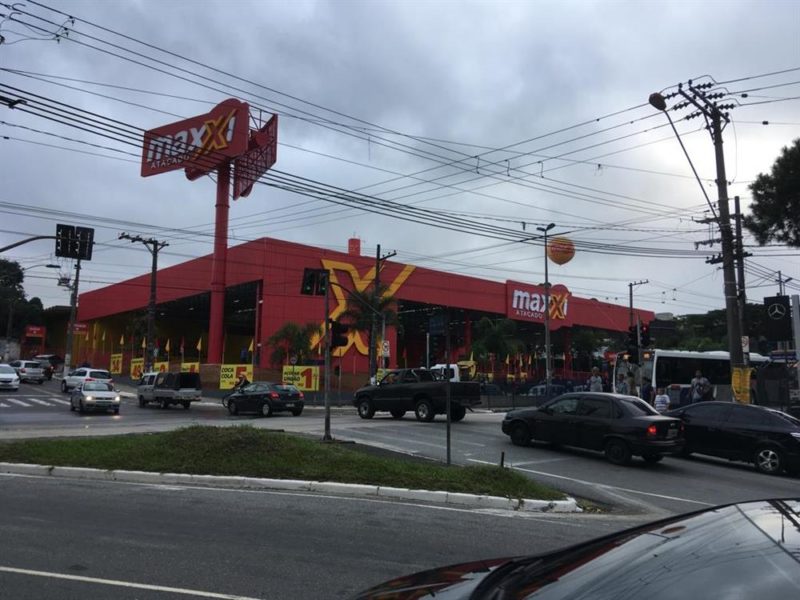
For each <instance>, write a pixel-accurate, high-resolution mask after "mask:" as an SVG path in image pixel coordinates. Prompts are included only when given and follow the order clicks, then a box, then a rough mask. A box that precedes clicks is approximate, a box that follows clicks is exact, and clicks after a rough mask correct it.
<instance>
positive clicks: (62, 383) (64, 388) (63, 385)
mask: <svg viewBox="0 0 800 600" xmlns="http://www.w3.org/2000/svg"><path fill="white" fill-rule="evenodd" d="M61 391H62V392H64V393H65V394H66V393H67V382H66V381H62V382H61Z"/></svg>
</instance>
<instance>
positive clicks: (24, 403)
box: [6, 398, 31, 408]
mask: <svg viewBox="0 0 800 600" xmlns="http://www.w3.org/2000/svg"><path fill="white" fill-rule="evenodd" d="M6 400H7V401H8V402H11V404H16V405H17V406H27V407H29V408H30V406H31V405H30V404H28V403H27V402H23V401H22V400H17V399H16V398H6Z"/></svg>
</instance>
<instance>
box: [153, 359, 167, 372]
mask: <svg viewBox="0 0 800 600" xmlns="http://www.w3.org/2000/svg"><path fill="white" fill-rule="evenodd" d="M153 371H156V372H158V373H165V372H167V371H169V362H168V361H166V360H164V361H159V362H155V363H153Z"/></svg>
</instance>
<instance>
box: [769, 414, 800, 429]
mask: <svg viewBox="0 0 800 600" xmlns="http://www.w3.org/2000/svg"><path fill="white" fill-rule="evenodd" d="M770 412H771V413H772V414H773V415H776V416H778V417H780V418H781V419H783V420H784V421H788V422H789V423H791V424H792V425H794V426H795V427H798V428H800V419H798V418H796V417H793V416H792V415H790V414H789V413H785V412H781V411H779V410H776V411H770Z"/></svg>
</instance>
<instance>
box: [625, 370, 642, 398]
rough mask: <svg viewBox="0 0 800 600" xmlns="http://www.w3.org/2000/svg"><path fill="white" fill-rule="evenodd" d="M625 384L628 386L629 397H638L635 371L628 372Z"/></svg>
mask: <svg viewBox="0 0 800 600" xmlns="http://www.w3.org/2000/svg"><path fill="white" fill-rule="evenodd" d="M625 383H626V384H627V386H628V391H627V394H628V395H629V396H638V395H639V394H638V391H639V390H638V388H637V387H636V377H635V376H634V375H633V371H628V376H627V377H626V378H625Z"/></svg>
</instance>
